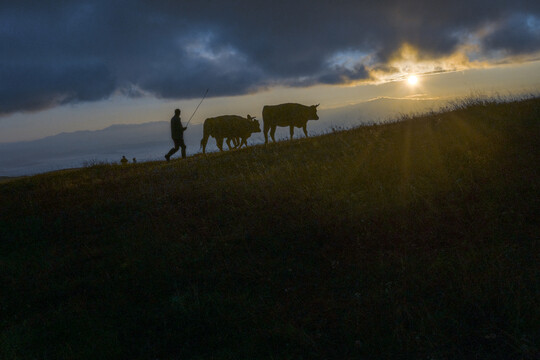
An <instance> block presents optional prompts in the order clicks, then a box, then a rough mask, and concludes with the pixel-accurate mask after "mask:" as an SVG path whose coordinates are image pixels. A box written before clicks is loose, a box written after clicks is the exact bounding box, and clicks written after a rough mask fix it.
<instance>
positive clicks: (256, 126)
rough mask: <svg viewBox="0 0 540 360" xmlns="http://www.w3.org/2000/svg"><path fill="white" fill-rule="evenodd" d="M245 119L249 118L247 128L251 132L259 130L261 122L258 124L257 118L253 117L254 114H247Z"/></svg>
mask: <svg viewBox="0 0 540 360" xmlns="http://www.w3.org/2000/svg"><path fill="white" fill-rule="evenodd" d="M247 119H248V120H249V125H250V126H249V129H250V131H251V132H252V133H256V132H261V124H259V120H256V119H255V116H253V117H251V116H250V115H249V114H248V116H247Z"/></svg>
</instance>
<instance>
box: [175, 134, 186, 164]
mask: <svg viewBox="0 0 540 360" xmlns="http://www.w3.org/2000/svg"><path fill="white" fill-rule="evenodd" d="M175 145H176V146H180V147H181V148H182V159H185V158H186V144H185V143H184V138H183V137H182V138H181V139H178V144H177V143H176V140H175ZM176 150H178V148H177V149H176Z"/></svg>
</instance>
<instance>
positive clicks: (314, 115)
mask: <svg viewBox="0 0 540 360" xmlns="http://www.w3.org/2000/svg"><path fill="white" fill-rule="evenodd" d="M319 105H321V104H317V105H311V106H310V107H309V114H308V116H309V117H308V120H319V116H318V115H317V107H318V106H319Z"/></svg>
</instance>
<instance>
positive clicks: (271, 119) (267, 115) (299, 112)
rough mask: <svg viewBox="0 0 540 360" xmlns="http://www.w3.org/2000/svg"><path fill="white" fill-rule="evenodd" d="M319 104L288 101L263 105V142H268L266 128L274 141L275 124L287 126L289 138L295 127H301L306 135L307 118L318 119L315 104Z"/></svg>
mask: <svg viewBox="0 0 540 360" xmlns="http://www.w3.org/2000/svg"><path fill="white" fill-rule="evenodd" d="M319 105H320V104H317V105H311V106H306V105H301V104H292V103H288V104H281V105H266V106H265V107H263V112H262V113H263V123H264V143H265V144H267V143H268V130H270V136H271V137H272V140H273V141H274V142H276V139H275V138H274V134H275V132H276V127H277V126H288V127H289V128H290V132H291V140H292V138H293V134H294V128H295V127H297V128H302V129H303V130H304V134H305V135H306V137H307V136H308V134H307V130H306V125H307V122H308V120H319V116H317V106H319Z"/></svg>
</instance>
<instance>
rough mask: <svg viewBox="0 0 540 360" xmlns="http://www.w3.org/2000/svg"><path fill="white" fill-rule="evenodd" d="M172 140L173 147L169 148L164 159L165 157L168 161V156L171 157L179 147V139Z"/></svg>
mask: <svg viewBox="0 0 540 360" xmlns="http://www.w3.org/2000/svg"><path fill="white" fill-rule="evenodd" d="M173 141H174V147H173V148H172V149H171V150H169V152H168V153H167V155H165V159H167V161H169V160H170V158H171V156H172V155H173V154H174V153H176V152H177V151H178V149H179V148H180V143H179V141H178V140H177V139H173ZM184 147H185V145H184Z"/></svg>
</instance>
